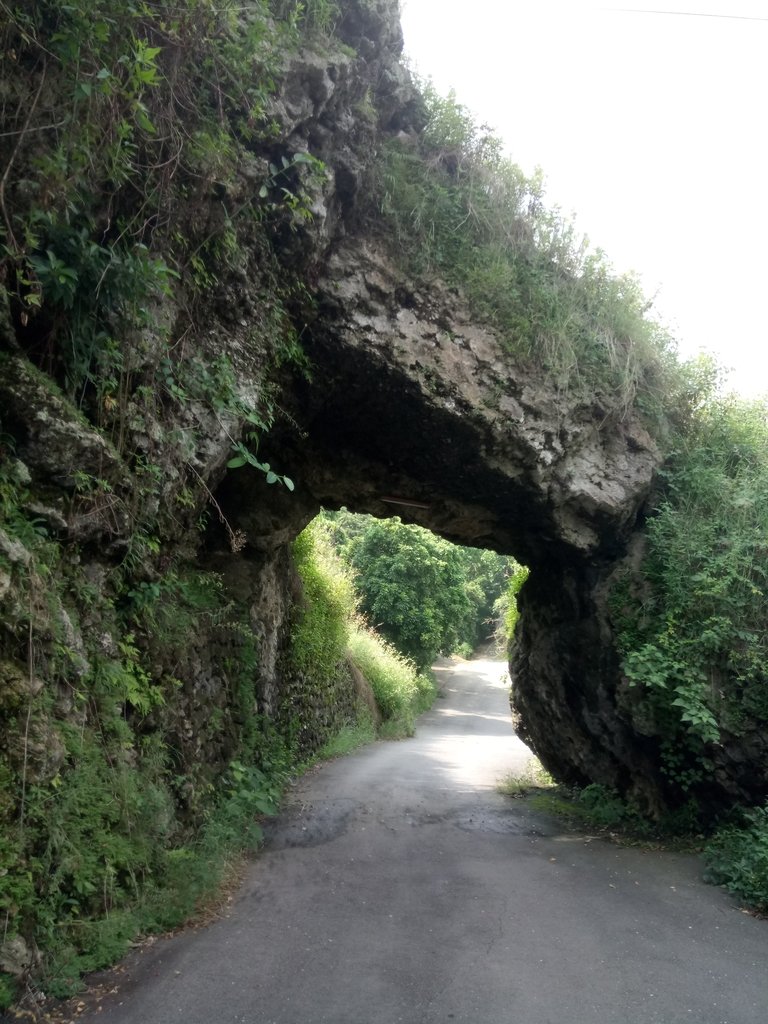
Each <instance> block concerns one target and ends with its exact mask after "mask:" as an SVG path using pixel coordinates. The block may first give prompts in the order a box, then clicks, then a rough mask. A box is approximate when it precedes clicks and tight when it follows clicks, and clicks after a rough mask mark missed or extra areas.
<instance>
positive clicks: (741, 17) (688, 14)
mask: <svg viewBox="0 0 768 1024" xmlns="http://www.w3.org/2000/svg"><path fill="white" fill-rule="evenodd" d="M598 10H600V11H616V12H617V13H618V14H672V15H675V16H676V17H683V18H725V19H727V20H728V21H768V18H755V17H753V16H751V15H749V14H708V13H706V12H704V11H649V10H646V9H644V8H641V7H599V8H598Z"/></svg>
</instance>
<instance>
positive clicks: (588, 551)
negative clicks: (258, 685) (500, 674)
mask: <svg viewBox="0 0 768 1024" xmlns="http://www.w3.org/2000/svg"><path fill="white" fill-rule="evenodd" d="M316 310H317V312H316V316H315V318H314V320H313V322H312V323H311V324H310V325H309V327H308V328H307V329H306V330H305V333H304V336H303V341H304V345H305V349H306V351H307V354H308V356H309V358H310V361H311V364H312V369H311V379H309V380H308V379H307V378H305V377H304V376H303V375H301V374H296V375H294V376H293V378H292V379H291V380H289V381H286V382H285V383H286V386H285V387H284V389H283V391H282V395H281V400H280V401H281V404H282V406H283V408H282V412H283V414H284V415H281V416H279V417H278V422H277V424H276V426H275V428H274V429H273V431H272V432H271V433H270V435H269V437H268V438H267V439H265V441H264V442H263V444H264V448H263V452H265V453H266V455H267V457H268V458H269V461H270V463H271V464H272V465H273V466H274V467H275V468H276V469H277V470H278V471H279V472H285V473H289V474H290V475H291V476H292V478H293V479H294V480H295V481H296V490H295V492H294V493H289V492H288V491H286V490H284V489H282V488H279V487H274V486H272V487H270V486H268V485H267V484H266V483H265V482H264V479H263V477H261V476H260V475H259V474H257V473H251V472H247V471H245V470H237V471H234V472H231V473H230V474H229V475H228V476H227V477H226V479H225V480H224V481H223V483H222V485H221V487H220V489H219V491H218V492H217V500H218V501H219V502H220V503H221V505H222V507H223V509H224V511H225V514H226V515H227V517H228V519H229V520H230V522H231V523H232V525H233V526H235V527H236V528H238V529H241V530H242V531H243V532H244V533H245V534H246V536H247V537H248V541H249V545H250V548H251V549H252V551H253V556H252V557H254V558H255V559H256V562H257V564H258V570H259V573H262V572H266V573H271V572H274V568H270V567H271V566H272V567H273V566H274V565H275V564H276V562H275V560H281V563H282V559H283V558H284V557H285V556H284V551H285V545H286V544H287V542H288V541H289V540H290V539H291V538H292V537H293V536H295V534H296V533H297V532H298V531H299V530H300V529H301V528H302V526H303V525H304V524H305V523H306V522H307V521H308V520H309V519H310V518H312V516H314V514H315V513H316V512H317V511H318V509H319V508H320V507H321V506H325V507H330V508H338V507H340V506H342V505H343V506H346V507H348V508H349V509H350V510H353V511H357V512H367V513H370V514H373V515H375V516H379V517H383V516H387V515H392V514H398V515H400V516H401V517H402V518H403V519H404V520H405V521H407V522H413V523H417V524H419V525H422V526H425V527H428V528H429V529H431V530H433V531H434V532H436V533H439V534H440V535H442V536H443V537H446V538H447V539H449V540H452V541H454V542H456V543H460V544H468V545H474V546H479V547H488V548H492V549H494V550H496V551H499V552H501V553H506V554H514V555H515V556H516V557H517V558H518V559H519V560H520V561H522V562H524V563H525V564H527V565H529V566H530V567H531V569H532V574H531V579H530V581H529V582H528V584H527V585H526V587H525V589H524V591H523V594H522V595H521V602H520V604H521V613H522V615H521V623H520V627H519V630H518V639H517V643H516V648H515V652H514V659H513V665H512V671H513V676H514V681H515V685H514V702H515V706H516V708H517V709H518V711H519V712H520V713H521V717H522V732H523V735H524V736H526V737H527V738H528V739H529V740H530V741H531V743H532V745H533V746H534V748H535V749H536V751H537V752H538V753H539V754H540V756H541V757H542V759H543V761H544V763H545V764H546V765H547V766H548V767H550V768H551V769H552V770H554V771H555V772H556V773H557V774H558V775H559V776H560V777H561V778H565V779H568V780H571V781H573V782H581V783H586V782H589V781H600V782H602V783H604V784H605V785H607V786H610V787H614V788H617V789H619V790H621V791H623V792H625V793H629V794H632V795H633V796H634V797H635V798H636V799H638V800H639V801H640V803H641V804H642V805H643V806H645V807H646V808H647V809H648V810H650V811H654V812H657V811H658V810H659V809H660V807H661V803H662V798H661V796H660V792H661V789H662V786H661V782H660V778H659V775H658V768H657V758H656V757H654V756H653V754H654V751H653V750H652V749H651V750H646V741H644V740H643V739H642V738H641V737H638V735H637V733H636V732H635V731H634V730H633V729H632V727H631V723H630V720H629V716H628V715H627V714H625V713H623V712H622V710H621V708H620V701H619V700H618V696H617V695H618V693H619V691H620V689H621V685H622V684H621V674H620V670H619V662H618V656H617V652H616V650H615V646H614V642H613V635H612V629H611V625H610V618H609V614H608V609H607V605H606V598H607V582H608V580H609V579H610V577H611V575H612V573H614V572H615V571H616V566H617V563H620V562H621V560H622V559H624V558H625V557H626V552H627V550H628V546H629V545H630V542H631V540H632V538H633V535H634V534H635V531H636V530H637V525H638V518H639V517H640V516H641V513H642V508H643V505H644V503H645V501H646V499H647V497H648V494H649V491H650V488H651V486H652V482H653V479H654V474H655V471H656V468H657V466H658V462H659V455H658V451H657V449H656V447H655V445H654V443H653V441H652V440H651V438H650V437H649V435H648V433H647V432H646V430H645V429H644V427H643V426H642V424H641V423H640V421H639V420H638V419H637V418H636V417H635V416H634V415H633V414H628V415H627V414H624V413H622V412H620V411H619V410H618V409H616V408H612V407H611V404H610V398H604V399H603V400H601V399H600V398H597V397H595V398H593V399H592V400H590V401H584V400H583V399H580V398H578V397H574V395H573V394H568V393H563V392H562V391H559V390H558V388H557V386H556V384H555V383H554V382H553V381H552V380H549V379H547V378H546V376H543V375H542V374H541V370H540V369H539V370H538V371H534V370H532V369H530V368H526V367H525V366H523V365H521V364H520V363H515V361H514V360H512V359H511V358H510V357H509V355H508V354H507V353H505V352H504V350H503V348H502V347H501V345H500V343H499V341H498V339H497V338H496V337H495V335H494V334H493V332H492V331H490V330H488V329H485V328H482V327H479V326H477V324H476V323H474V322H473V320H472V318H471V316H470V315H469V313H468V311H467V309H466V307H465V306H464V305H463V303H462V301H461V298H460V296H458V295H457V294H456V293H454V292H451V291H450V290H448V289H446V288H445V287H444V286H443V285H441V284H440V283H439V282H432V283H431V284H430V285H429V286H428V287H427V286H419V287H418V288H416V287H414V286H413V285H412V284H411V283H410V282H409V281H408V280H406V278H405V277H404V276H403V274H402V273H401V272H400V271H398V270H397V269H396V268H395V266H394V264H393V263H392V261H390V260H389V259H388V258H387V256H386V254H385V253H384V252H383V251H382V250H379V249H377V248H375V247H373V246H372V245H371V244H370V243H363V242H360V243H350V242H347V243H345V244H344V245H343V246H340V247H339V248H338V249H337V250H336V251H335V253H334V254H333V256H332V257H331V258H330V260H329V261H328V263H327V265H326V269H325V272H324V274H323V277H322V279H321V280H320V282H319V285H318V292H317V307H316ZM257 552H258V554H257ZM283 568H284V564H283ZM260 617H261V618H262V619H263V613H257V614H255V615H254V616H253V618H254V620H259V618H260ZM260 628H262V629H263V627H260ZM268 632H269V630H268V629H267V630H266V631H264V633H263V636H264V639H265V640H267V633H268ZM270 643H271V646H272V649H274V648H275V644H274V641H273V640H272V641H270V642H268V643H267V644H266V645H265V646H266V647H267V648H269V646H270ZM264 673H265V674H264V684H265V687H266V690H267V691H269V689H270V687H274V686H276V685H277V683H276V681H275V680H274V678H272V675H273V673H274V665H272V667H271V668H270V667H269V666H266V667H265V669H264Z"/></svg>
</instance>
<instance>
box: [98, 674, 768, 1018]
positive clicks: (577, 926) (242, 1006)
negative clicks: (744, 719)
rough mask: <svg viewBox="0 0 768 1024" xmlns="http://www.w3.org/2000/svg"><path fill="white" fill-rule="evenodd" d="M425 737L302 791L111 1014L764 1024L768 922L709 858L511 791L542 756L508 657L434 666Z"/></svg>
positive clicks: (350, 762) (326, 770)
mask: <svg viewBox="0 0 768 1024" xmlns="http://www.w3.org/2000/svg"><path fill="white" fill-rule="evenodd" d="M440 677H441V684H442V687H443V696H442V697H441V698H440V699H438V701H437V702H436V705H435V707H434V709H433V710H432V711H431V712H429V713H428V714H427V715H425V716H424V717H423V718H422V719H421V721H420V723H419V728H418V734H417V736H416V737H415V738H414V739H411V740H406V741H403V742H400V743H377V744H374V745H373V746H372V747H368V748H366V749H364V750H362V751H360V752H359V753H357V754H355V755H353V756H351V757H348V758H343V759H341V760H339V761H336V762H334V763H332V764H328V765H325V766H324V767H322V768H321V769H319V770H317V771H315V772H312V773H311V774H309V775H308V776H306V777H305V778H304V779H302V780H301V781H300V782H299V783H298V784H297V786H296V787H295V788H294V790H293V791H292V794H291V797H290V800H289V803H288V806H287V807H286V810H285V811H284V813H283V814H282V815H281V816H280V818H279V819H278V820H277V822H276V824H275V825H274V827H272V828H271V830H270V835H269V839H268V842H267V846H266V849H265V851H264V852H263V853H262V854H261V855H260V856H259V857H258V858H257V859H256V860H255V861H254V863H253V865H252V866H251V867H250V869H249V873H248V877H247V879H246V882H245V884H244V886H243V888H242V890H241V891H240V892H239V894H238V896H237V897H236V898H235V900H234V902H233V903H232V905H231V907H230V909H229V910H228V911H227V915H228V916H224V917H222V918H221V919H219V920H217V921H215V922H214V923H213V924H210V925H209V926H207V927H206V928H203V929H200V930H198V931H191V932H187V933H184V934H181V935H178V936H176V937H173V938H170V939H163V940H160V941H158V942H156V943H155V944H154V945H153V946H152V947H151V948H150V949H148V950H146V951H144V952H143V953H142V954H140V955H139V956H137V957H135V958H134V961H133V962H129V965H128V967H127V969H126V971H125V973H124V974H122V975H117V976H116V982H117V991H116V992H115V993H113V994H111V995H107V996H106V997H105V998H104V999H102V1000H99V1001H98V1005H94V1006H93V1008H92V1009H91V1010H88V1011H86V1013H85V1014H84V1015H82V1016H79V1017H78V1020H87V1021H90V1022H96V1021H98V1022H99V1024H175V1022H179V1024H399V1022H405V1024H437V1022H440V1024H449V1022H452V1024H459V1022H467V1024H508V1022H509V1024H512V1022H514V1024H767V1022H768V922H765V921H759V920H756V919H755V918H753V917H750V916H748V915H746V914H744V913H742V912H741V911H740V910H739V909H738V907H737V906H736V904H735V903H734V902H733V901H732V900H731V899H730V898H729V897H728V896H727V895H726V894H725V893H723V892H721V891H720V890H718V889H715V888H712V887H710V886H706V885H704V884H703V883H702V882H701V880H700V874H701V867H700V863H699V862H698V860H697V859H696V858H695V857H690V856H686V855H680V854H672V853H659V852H648V851H642V850H637V849H630V848H626V849H623V848H619V847H617V846H614V845H611V844H609V843H607V842H603V841H601V840H599V839H590V837H589V836H585V835H583V834H575V833H573V832H568V831H567V830H566V829H564V828H563V826H562V825H559V824H557V823H556V822H553V821H552V820H550V819H546V818H542V817H538V816H536V815H535V814H534V813H533V812H531V811H530V810H529V809H527V808H526V807H525V806H524V804H523V802H522V801H519V800H517V801H516V800H511V799H510V798H508V797H503V796H501V795H500V794H499V793H497V792H496V784H497V782H498V780H499V779H500V778H502V777H504V776H505V775H507V774H508V773H509V772H510V771H511V770H512V769H515V768H520V767H521V766H523V765H525V763H526V762H527V761H528V758H529V756H530V755H529V753H528V751H527V749H526V748H525V747H524V746H523V744H522V743H521V742H520V741H519V740H518V739H517V738H516V737H515V736H514V735H513V733H512V728H511V725H510V721H509V713H508V704H507V691H506V686H507V681H506V679H505V676H504V666H503V665H502V664H501V663H500V662H491V661H475V662H468V663H460V664H456V665H450V666H446V667H444V668H443V669H442V670H441V671H440Z"/></svg>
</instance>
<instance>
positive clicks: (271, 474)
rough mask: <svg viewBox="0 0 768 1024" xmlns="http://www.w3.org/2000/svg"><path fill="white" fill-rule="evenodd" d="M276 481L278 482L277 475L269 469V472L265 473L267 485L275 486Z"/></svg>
mask: <svg viewBox="0 0 768 1024" xmlns="http://www.w3.org/2000/svg"><path fill="white" fill-rule="evenodd" d="M278 480H279V477H278V475H277V473H274V472H273V471H272V470H271V469H270V470H269V472H268V473H267V483H268V484H276V483H277V481H278Z"/></svg>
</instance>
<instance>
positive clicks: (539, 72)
mask: <svg viewBox="0 0 768 1024" xmlns="http://www.w3.org/2000/svg"><path fill="white" fill-rule="evenodd" d="M401 2H402V6H403V30H404V32H405V42H406V52H407V54H408V55H409V56H410V58H411V61H412V63H413V64H414V66H415V68H416V70H418V71H419V72H420V73H421V74H423V75H428V76H430V77H431V78H432V79H433V81H434V83H435V85H436V87H437V88H438V89H439V91H440V92H443V93H446V92H447V91H448V90H449V89H451V88H454V89H455V90H456V94H457V98H458V99H459V101H460V102H462V103H463V104H464V105H465V106H467V107H468V108H470V109H471V110H472V111H473V112H474V113H475V114H476V115H477V116H478V118H479V119H480V120H481V121H485V122H487V123H488V124H490V125H492V126H493V127H494V128H496V129H497V130H498V132H499V134H500V135H501V137H502V138H503V139H504V140H505V142H506V144H507V147H508V150H509V153H510V155H511V156H512V158H513V159H514V160H515V161H516V162H517V163H519V164H520V165H521V167H522V168H523V169H524V170H525V171H527V172H531V171H532V170H533V169H534V168H535V167H536V166H537V165H538V166H541V167H542V168H543V170H544V172H545V175H546V179H547V201H548V205H550V206H552V205H559V206H561V207H562V208H563V210H565V211H566V212H568V213H571V212H574V213H575V214H576V215H577V225H578V226H579V228H580V229H581V231H582V232H584V233H585V234H587V235H588V237H589V238H590V240H591V242H592V244H593V245H594V246H599V247H600V248H602V249H604V250H605V251H606V252H607V254H608V256H609V257H610V259H611V260H612V262H613V263H614V265H615V267H616V268H617V270H620V271H623V270H635V271H637V272H638V273H639V274H640V275H641V277H642V280H643V284H644V287H645V290H646V292H647V293H648V294H649V295H654V294H656V293H658V294H657V299H656V303H655V307H656V309H657V311H658V313H659V315H660V316H661V318H662V319H663V320H664V321H665V322H666V323H667V324H669V325H670V326H671V327H672V328H673V330H674V332H675V334H676V336H677V338H678V340H679V342H680V350H681V353H682V354H683V355H689V354H693V353H695V352H696V351H698V350H699V349H700V348H703V349H706V350H708V351H711V352H714V353H715V354H716V355H717V357H718V359H719V360H720V361H721V362H722V363H724V364H725V365H726V366H730V367H733V368H734V371H733V373H732V375H731V378H730V381H729V383H730V386H731V387H733V388H734V389H736V390H739V391H741V392H742V393H744V394H747V395H755V394H758V393H764V392H768V310H767V309H766V305H767V304H768V280H767V279H766V274H767V272H768V133H767V132H766V127H767V124H768V121H767V118H766V101H767V100H768V0H656V2H648V0H624V2H620V0H596V2H594V3H591V2H589V0H571V2H570V3H562V2H560V3H558V2H555V0H530V2H523V0H401ZM619 7H625V8H635V9H638V10H639V11H640V12H641V13H629V12H622V11H620V10H618V8H619ZM650 10H672V11H677V12H685V11H688V12H702V13H720V14H728V15H731V16H733V15H742V16H746V17H754V18H764V19H766V20H765V21H749V20H737V19H733V20H731V19H725V18H714V17H692V16H686V15H684V14H652V13H642V12H648V11H650Z"/></svg>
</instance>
